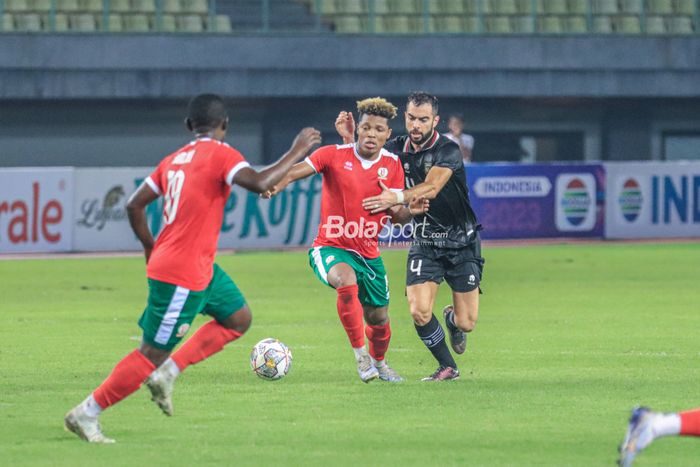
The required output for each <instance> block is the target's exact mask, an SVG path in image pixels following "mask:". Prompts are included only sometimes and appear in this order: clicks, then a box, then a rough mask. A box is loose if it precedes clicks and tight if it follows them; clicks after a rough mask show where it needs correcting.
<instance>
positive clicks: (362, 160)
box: [352, 144, 384, 170]
mask: <svg viewBox="0 0 700 467" xmlns="http://www.w3.org/2000/svg"><path fill="white" fill-rule="evenodd" d="M383 151H384V148H382V149H380V150H379V157H377V158H376V159H375V160H373V161H368V160H367V159H365V158H363V157H362V156H361V155H360V154H359V153H358V152H357V145H355V144H353V145H352V153H353V154H355V157H356V158H357V159H358V160H359V161H360V163H361V164H362V168H363V169H365V170H367V169H369V168H370V167H372V166H373V165H374V164H376V163H377V162H379V161H380V160H381V159H382V156H383V154H382V152H383Z"/></svg>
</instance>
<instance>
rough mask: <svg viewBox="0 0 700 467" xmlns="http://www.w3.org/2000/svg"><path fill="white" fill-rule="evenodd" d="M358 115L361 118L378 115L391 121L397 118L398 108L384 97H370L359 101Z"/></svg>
mask: <svg viewBox="0 0 700 467" xmlns="http://www.w3.org/2000/svg"><path fill="white" fill-rule="evenodd" d="M357 113H358V114H360V116H362V115H363V114H367V115H377V116H379V117H384V118H386V119H388V120H391V119H392V118H394V117H396V106H395V105H394V104H392V103H391V102H389V101H388V100H386V99H384V98H383V97H369V98H367V99H363V100H361V101H357Z"/></svg>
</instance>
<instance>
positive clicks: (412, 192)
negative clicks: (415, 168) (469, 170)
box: [362, 167, 453, 214]
mask: <svg viewBox="0 0 700 467" xmlns="http://www.w3.org/2000/svg"><path fill="white" fill-rule="evenodd" d="M452 173H453V172H452V169H450V168H447V167H433V168H431V169H430V170H429V171H428V175H426V177H425V181H424V182H423V183H419V184H418V185H416V186H414V187H413V188H410V189H408V190H404V191H401V192H394V191H391V190H389V189H387V188H386V187H385V186H383V184H382V183H381V182H379V184H380V185H381V186H382V192H381V193H380V194H378V195H376V196H370V197H369V198H365V199H363V200H362V207H363V208H365V209H367V210H368V211H370V212H371V213H372V214H376V213H378V212H381V211H386V210H387V209H389V208H390V207H392V206H396V205H397V204H403V203H404V202H405V200H412V199H413V198H418V199H420V198H425V199H434V198H435V197H436V196H437V195H438V193H440V190H442V189H443V188H444V187H445V185H446V184H447V182H448V181H449V180H450V177H452Z"/></svg>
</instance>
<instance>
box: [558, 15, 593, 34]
mask: <svg viewBox="0 0 700 467" xmlns="http://www.w3.org/2000/svg"><path fill="white" fill-rule="evenodd" d="M564 27H565V29H566V32H570V33H574V34H582V33H585V32H588V24H587V23H586V17H585V16H583V15H576V16H567V17H566V18H565V21H564Z"/></svg>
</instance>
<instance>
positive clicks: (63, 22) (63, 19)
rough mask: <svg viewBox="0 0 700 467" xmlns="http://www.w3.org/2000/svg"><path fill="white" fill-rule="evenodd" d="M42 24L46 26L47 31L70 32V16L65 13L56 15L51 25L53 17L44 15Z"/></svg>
mask: <svg viewBox="0 0 700 467" xmlns="http://www.w3.org/2000/svg"><path fill="white" fill-rule="evenodd" d="M41 23H42V24H43V25H44V30H45V31H51V32H66V31H70V26H69V24H68V15H67V14H65V13H56V14H55V15H54V19H53V24H51V15H50V14H47V13H44V14H43V15H41Z"/></svg>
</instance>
